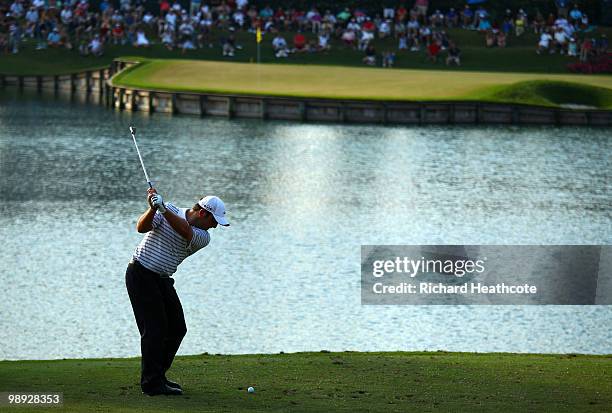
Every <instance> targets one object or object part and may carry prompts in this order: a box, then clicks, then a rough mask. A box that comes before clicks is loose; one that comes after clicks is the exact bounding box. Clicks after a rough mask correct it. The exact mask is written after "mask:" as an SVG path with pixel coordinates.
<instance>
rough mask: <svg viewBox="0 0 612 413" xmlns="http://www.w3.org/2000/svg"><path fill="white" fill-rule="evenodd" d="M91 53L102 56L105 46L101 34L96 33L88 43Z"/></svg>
mask: <svg viewBox="0 0 612 413" xmlns="http://www.w3.org/2000/svg"><path fill="white" fill-rule="evenodd" d="M88 48H89V53H91V54H92V55H94V56H96V57H100V56H102V55H103V54H104V46H103V45H102V41H101V40H100V36H99V35H95V36H94V37H93V38H92V39H91V41H90V42H89V45H88Z"/></svg>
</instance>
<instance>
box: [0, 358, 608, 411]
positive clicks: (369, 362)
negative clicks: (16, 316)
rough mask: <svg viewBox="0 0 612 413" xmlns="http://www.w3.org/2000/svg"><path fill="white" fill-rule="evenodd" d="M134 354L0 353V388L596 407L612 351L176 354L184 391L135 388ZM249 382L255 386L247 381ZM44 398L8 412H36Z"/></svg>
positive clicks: (414, 405) (82, 405) (391, 407)
mask: <svg viewBox="0 0 612 413" xmlns="http://www.w3.org/2000/svg"><path fill="white" fill-rule="evenodd" d="M139 368H140V360H139V359H135V358H133V359H96V360H58V361H14V362H13V361H4V362H0V392H2V391H13V392H15V391H19V392H52V391H53V392H63V394H64V405H63V407H62V409H61V410H62V411H66V412H85V411H87V412H166V411H176V412H183V411H184V412H239V411H253V412H263V411H295V412H330V411H340V412H357V411H371V412H372V411H375V412H407V411H411V412H425V411H440V412H447V411H448V412H459V411H462V412H521V413H522V412H525V411H530V412H552V411H554V412H577V411H580V412H601V411H606V410H607V409H609V407H610V406H612V374H611V373H610V371H612V357H611V356H582V355H580V356H575V355H520V354H468V353H445V352H436V353H354V352H344V353H328V352H320V353H296V354H276V355H239V356H223V355H200V356H186V357H178V358H177V360H176V361H175V363H174V366H173V368H172V369H171V370H170V372H169V377H170V378H173V379H176V380H178V381H179V382H181V383H182V384H183V387H184V389H185V394H184V396H182V397H166V396H157V397H148V396H144V395H142V394H141V392H140V388H139V384H138V380H139ZM248 386H253V387H255V389H256V392H255V393H254V394H249V393H248V392H247V391H246V389H247V388H248ZM40 409H41V407H31V408H15V409H12V410H11V411H16V412H17V411H18V412H26V411H32V412H38V411H40Z"/></svg>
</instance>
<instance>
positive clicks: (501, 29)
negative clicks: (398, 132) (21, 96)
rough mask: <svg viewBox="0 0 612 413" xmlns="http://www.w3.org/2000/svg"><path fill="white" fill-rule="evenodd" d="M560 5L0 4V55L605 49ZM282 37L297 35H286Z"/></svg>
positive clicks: (380, 61)
mask: <svg viewBox="0 0 612 413" xmlns="http://www.w3.org/2000/svg"><path fill="white" fill-rule="evenodd" d="M551 1H553V0H551ZM411 2H412V0H411ZM554 2H555V6H556V9H557V13H556V14H550V15H549V16H547V17H546V18H545V17H544V16H542V15H541V14H540V13H535V14H534V15H533V16H528V14H527V13H526V12H525V11H524V10H523V9H518V10H515V11H512V10H506V11H505V13H504V14H503V16H496V18H493V17H492V16H491V15H490V14H489V12H488V11H487V9H486V8H485V7H484V5H482V4H481V5H479V6H477V7H473V6H470V5H468V4H465V5H464V6H463V7H459V8H457V9H455V8H450V9H449V10H445V11H441V10H431V9H430V7H429V0H416V1H414V3H412V4H410V5H406V4H405V3H398V5H397V6H396V7H389V6H386V7H382V8H381V9H380V13H370V14H368V13H366V12H365V11H364V10H363V9H360V8H359V7H355V8H343V9H341V10H334V11H332V10H319V9H317V7H315V6H313V7H311V8H310V9H308V10H300V9H296V8H291V7H289V8H280V7H279V8H277V9H272V8H271V7H270V6H268V5H266V6H264V7H263V8H258V7H257V6H256V5H255V4H249V0H227V1H225V0H213V3H210V4H208V3H203V2H202V0H193V1H191V2H190V3H189V4H186V3H184V2H183V3H181V2H179V1H177V0H159V3H158V5H157V6H156V7H155V10H154V11H151V9H150V8H147V7H145V3H144V0H114V1H110V0H101V1H100V2H99V3H96V5H95V6H92V5H91V4H90V2H89V0H64V1H62V0H8V1H6V0H0V52H3V53H19V50H20V48H21V47H22V44H23V41H24V40H27V39H31V40H32V43H34V44H35V45H36V46H35V48H36V49H46V48H66V49H73V50H76V51H78V52H79V53H80V54H82V55H89V54H92V55H96V56H100V55H102V54H103V53H104V48H105V47H106V46H108V45H132V46H133V47H135V48H147V47H150V46H151V45H153V44H161V45H163V47H165V48H167V49H168V50H175V49H179V50H181V51H182V53H186V52H187V51H189V50H195V49H201V48H218V50H219V52H220V53H221V54H222V55H223V56H228V57H232V56H235V54H236V53H239V52H240V50H241V49H242V47H241V45H240V44H238V42H237V40H236V33H237V32H241V31H246V32H251V33H255V32H256V31H257V30H260V31H261V33H263V35H264V41H267V42H270V43H271V45H272V48H273V51H274V55H275V57H276V58H278V59H283V58H287V57H289V56H290V55H291V54H293V53H315V52H323V53H330V52H331V50H332V40H333V41H334V44H340V45H342V46H340V47H345V48H352V49H354V50H359V51H360V52H362V53H363V63H364V64H367V65H372V66H378V65H381V66H383V67H393V66H394V64H395V60H396V57H397V54H399V53H403V52H419V51H424V52H425V53H424V54H425V56H426V59H427V60H428V61H431V62H438V61H444V62H445V63H446V64H447V65H453V64H454V65H460V64H461V50H460V48H459V47H458V45H457V43H456V42H455V41H454V40H453V39H452V38H451V36H450V35H449V30H448V29H450V28H461V29H465V30H475V31H478V32H480V33H482V35H483V39H484V45H485V46H487V47H501V48H503V47H506V46H507V45H508V42H509V39H512V38H519V37H521V36H523V35H524V34H525V33H527V32H528V31H530V30H531V31H533V33H535V34H536V35H537V36H538V37H539V40H538V44H537V47H536V52H537V53H538V54H542V53H561V54H568V55H570V56H579V57H580V59H581V60H583V59H584V61H586V60H588V59H590V58H591V57H592V56H595V55H598V54H602V53H606V52H607V49H608V43H607V38H606V37H605V36H601V37H600V38H593V37H590V36H589V35H588V33H589V30H590V28H591V26H590V24H589V17H588V16H587V15H586V14H585V13H584V12H582V11H581V10H580V8H579V6H578V5H576V4H570V3H569V2H568V1H566V0H554ZM410 6H411V7H410ZM283 33H294V35H293V34H292V38H286V37H285V36H283ZM375 39H391V42H389V41H387V42H385V44H389V43H392V44H394V45H396V47H388V48H386V49H385V50H382V51H377V50H376V48H375V42H374V40H375Z"/></svg>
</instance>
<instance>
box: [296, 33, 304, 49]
mask: <svg viewBox="0 0 612 413" xmlns="http://www.w3.org/2000/svg"><path fill="white" fill-rule="evenodd" d="M293 46H294V47H295V48H296V49H298V50H302V49H303V48H304V46H306V36H304V35H303V34H302V33H298V34H296V35H295V36H294V37H293Z"/></svg>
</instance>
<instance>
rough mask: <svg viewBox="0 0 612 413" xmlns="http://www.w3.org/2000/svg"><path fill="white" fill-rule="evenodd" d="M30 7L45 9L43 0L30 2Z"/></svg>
mask: <svg viewBox="0 0 612 413" xmlns="http://www.w3.org/2000/svg"><path fill="white" fill-rule="evenodd" d="M32 6H34V7H36V8H37V9H40V8H41V7H45V0H34V1H33V2H32Z"/></svg>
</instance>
